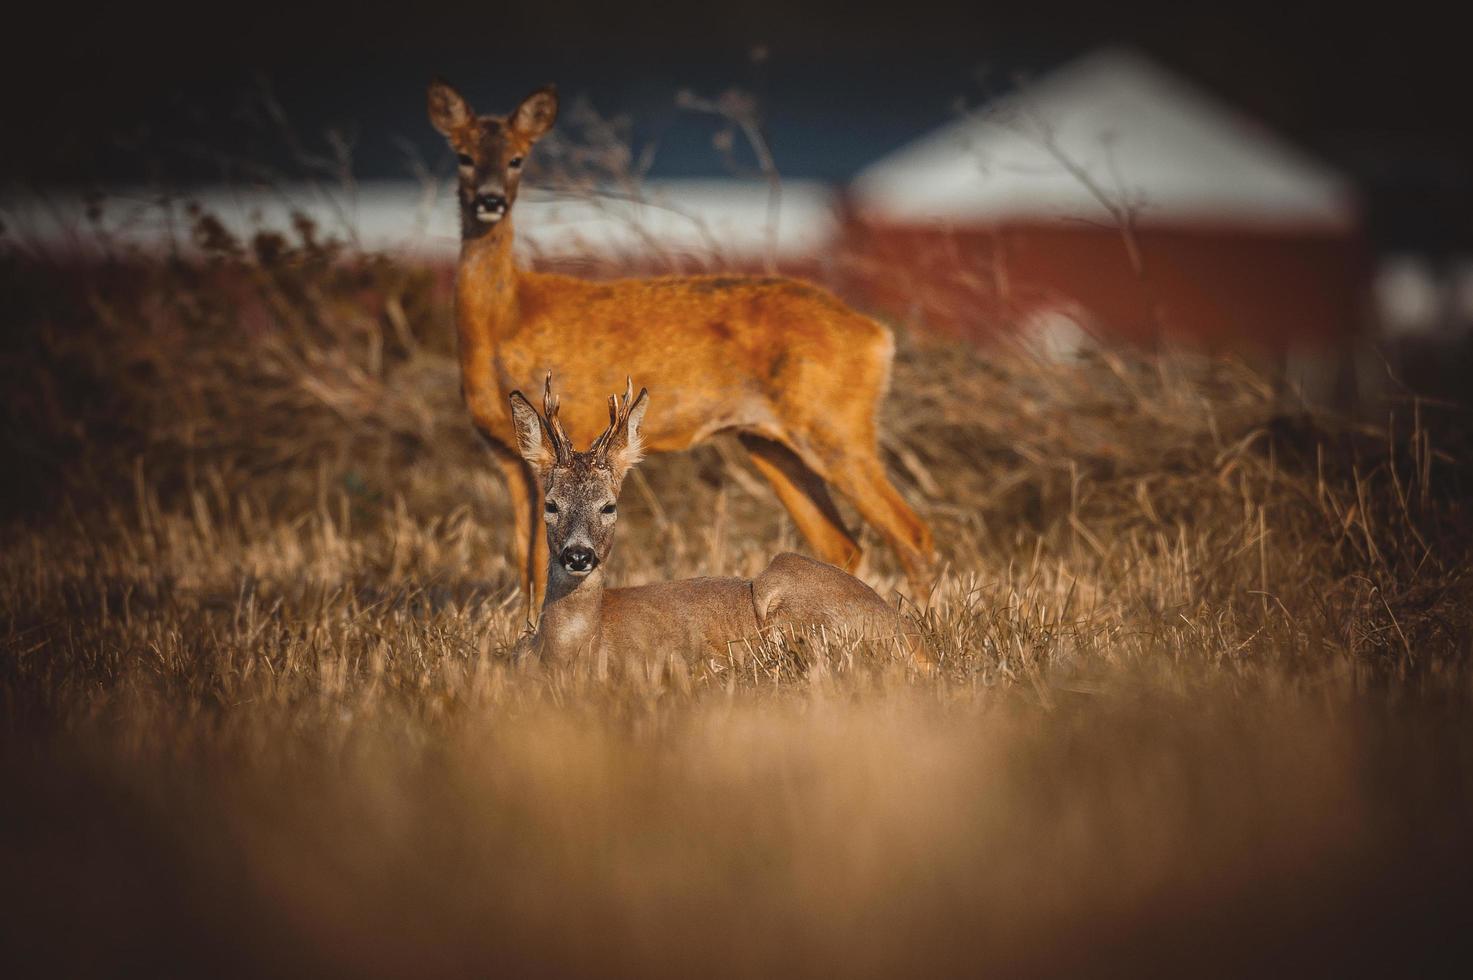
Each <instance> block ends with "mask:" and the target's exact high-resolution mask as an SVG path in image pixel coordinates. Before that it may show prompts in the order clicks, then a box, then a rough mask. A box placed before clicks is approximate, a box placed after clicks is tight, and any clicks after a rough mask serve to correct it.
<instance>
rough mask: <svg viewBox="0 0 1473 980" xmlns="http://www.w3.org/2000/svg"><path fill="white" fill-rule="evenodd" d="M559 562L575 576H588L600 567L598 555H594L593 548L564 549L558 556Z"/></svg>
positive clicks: (574, 547)
mask: <svg viewBox="0 0 1473 980" xmlns="http://www.w3.org/2000/svg"><path fill="white" fill-rule="evenodd" d="M558 561H560V562H562V564H563V568H565V569H567V570H568V572H570V573H571V574H573V575H587V574H588V573H589V572H591V571H593V570H594V569H595V568H597V567H598V555H596V554H594V553H593V549H592V548H583V547H577V546H573V547H568V548H564V549H563V550H562V552H561V553H560V554H559V555H558Z"/></svg>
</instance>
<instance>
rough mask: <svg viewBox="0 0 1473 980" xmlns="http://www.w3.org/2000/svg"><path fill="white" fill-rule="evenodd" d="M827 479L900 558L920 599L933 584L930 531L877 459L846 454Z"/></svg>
mask: <svg viewBox="0 0 1473 980" xmlns="http://www.w3.org/2000/svg"><path fill="white" fill-rule="evenodd" d="M830 479H831V482H832V483H833V485H834V487H835V488H836V489H837V490H838V491H839V492H840V493H842V494H844V496H846V497H848V498H849V501H850V502H851V503H853V504H854V507H855V509H856V510H858V511H859V513H860V516H861V517H863V518H864V519H865V521H867V522H868V523H869V524H871V525H872V526H873V527H874V528H875V529H876V530H877V531H879V532H880V534H881V535H883V536H884V538H885V540H886V541H887V542H889V544H890V547H891V548H893V549H894V550H895V555H896V557H897V558H899V559H900V565H901V567H902V568H903V569H904V570H905V577H906V579H907V580H908V581H909V582H910V587H911V591H912V592H913V593H914V594H915V596H914V597H915V598H916V599H917V600H921V599H923V598H924V597H925V596H926V594H927V593H928V591H929V590H930V588H931V586H932V585H933V584H934V583H933V582H932V581H931V576H932V574H933V573H934V570H935V562H936V550H935V546H934V544H933V543H932V540H931V529H930V528H929V527H927V526H926V522H925V521H923V520H921V518H920V516H919V515H918V514H916V512H915V511H914V510H912V509H911V507H910V505H909V504H907V503H906V502H905V498H904V497H902V496H900V491H898V490H896V489H895V486H894V484H892V483H891V482H890V480H889V478H888V477H887V476H886V475H885V467H884V465H883V464H882V463H881V462H880V460H879V459H878V457H876V456H874V455H871V454H865V455H855V454H853V453H852V452H851V453H847V454H845V455H843V456H841V457H839V458H838V459H837V461H836V463H835V465H834V466H833V467H832V473H831V474H830Z"/></svg>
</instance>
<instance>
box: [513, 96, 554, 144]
mask: <svg viewBox="0 0 1473 980" xmlns="http://www.w3.org/2000/svg"><path fill="white" fill-rule="evenodd" d="M557 106H558V98H557V86H555V85H544V86H543V87H542V88H540V89H538V90H537V91H535V92H533V93H532V94H531V95H529V96H527V97H526V98H525V99H523V100H522V104H521V105H519V106H517V108H516V111H515V112H513V113H512V114H511V117H510V119H509V122H510V124H511V128H512V129H513V130H515V131H516V132H517V133H519V134H521V135H522V136H525V137H526V138H527V139H529V140H533V141H534V142H535V141H536V140H540V139H541V138H542V137H544V136H546V135H547V131H548V130H549V129H551V128H552V124H553V123H554V122H556V121H557Z"/></svg>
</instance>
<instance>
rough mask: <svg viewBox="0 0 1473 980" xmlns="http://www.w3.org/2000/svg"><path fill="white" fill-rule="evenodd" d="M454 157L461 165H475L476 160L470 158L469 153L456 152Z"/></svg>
mask: <svg viewBox="0 0 1473 980" xmlns="http://www.w3.org/2000/svg"><path fill="white" fill-rule="evenodd" d="M455 159H456V160H457V161H459V162H460V165H461V166H462V167H474V166H475V165H476V161H475V160H472V159H471V155H470V154H469V153H457V154H455Z"/></svg>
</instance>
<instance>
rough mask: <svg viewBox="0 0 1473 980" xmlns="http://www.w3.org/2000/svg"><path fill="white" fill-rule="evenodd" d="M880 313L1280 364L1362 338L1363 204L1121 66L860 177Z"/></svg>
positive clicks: (854, 198) (1251, 132)
mask: <svg viewBox="0 0 1473 980" xmlns="http://www.w3.org/2000/svg"><path fill="white" fill-rule="evenodd" d="M849 212H850V214H849V221H850V226H849V231H850V234H851V235H852V236H853V239H852V240H853V242H854V243H855V245H856V247H857V252H858V254H859V255H860V256H861V258H862V259H863V262H862V266H861V267H862V269H863V273H864V274H863V275H862V276H861V283H860V284H859V288H860V289H862V290H864V291H865V292H866V293H867V294H868V297H869V299H870V300H871V301H872V302H873V303H874V304H875V305H877V306H879V307H881V308H884V309H886V310H888V311H889V312H892V313H894V314H898V315H902V316H908V317H911V318H913V319H917V320H919V321H921V322H923V323H924V324H926V325H929V326H930V327H932V328H934V329H940V330H943V331H947V332H956V333H960V334H962V335H965V336H980V335H983V334H985V333H986V332H987V331H991V330H996V329H999V328H1010V329H1018V328H1021V329H1042V330H1047V331H1050V332H1052V333H1054V334H1056V335H1057V334H1058V333H1060V332H1062V333H1063V334H1066V335H1067V334H1069V333H1070V332H1071V331H1077V332H1082V333H1084V334H1108V335H1111V336H1114V337H1119V338H1125V339H1131V340H1136V341H1142V342H1148V343H1149V342H1153V341H1155V340H1156V339H1158V338H1162V337H1170V338H1173V339H1181V340H1188V341H1191V342H1194V343H1198V344H1205V345H1207V346H1212V347H1235V348H1239V349H1243V348H1248V349H1253V348H1258V349H1267V350H1285V349H1289V348H1297V349H1304V348H1306V347H1315V346H1320V345H1324V344H1326V343H1327V342H1329V341H1331V340H1334V339H1337V338H1343V337H1345V336H1347V335H1348V334H1349V333H1351V332H1352V331H1354V330H1355V329H1356V327H1357V326H1358V324H1359V322H1360V320H1361V318H1362V313H1361V309H1362V304H1363V299H1362V293H1363V290H1364V288H1365V287H1364V284H1365V282H1366V278H1367V276H1366V271H1367V269H1366V267H1367V261H1368V260H1367V257H1366V254H1365V249H1364V245H1363V240H1362V236H1361V231H1360V223H1359V219H1358V214H1357V206H1356V202H1355V197H1354V194H1353V191H1352V189H1351V188H1350V186H1349V184H1348V183H1347V182H1346V181H1345V180H1344V179H1342V178H1341V177H1340V176H1339V175H1338V174H1336V173H1335V172H1333V171H1331V170H1329V169H1328V168H1326V167H1325V166H1323V165H1321V164H1319V163H1317V162H1315V161H1313V160H1311V159H1308V158H1307V157H1305V156H1304V155H1303V154H1301V153H1300V152H1298V151H1297V150H1295V149H1293V148H1292V147H1289V146H1287V145H1285V144H1284V143H1282V142H1281V141H1280V140H1278V139H1277V138H1275V137H1274V136H1273V135H1272V134H1271V133H1268V132H1266V131H1265V130H1264V129H1263V128H1262V127H1261V126H1258V125H1257V124H1255V123H1253V122H1252V121H1250V120H1248V119H1245V118H1243V117H1242V116H1241V115H1239V114H1238V113H1236V112H1235V111H1233V110H1232V109H1230V108H1228V107H1226V106H1223V105H1221V104H1219V103H1218V102H1216V101H1214V100H1213V99H1212V98H1210V97H1208V96H1206V95H1204V94H1203V93H1201V92H1199V91H1197V90H1195V89H1194V88H1192V87H1191V86H1189V85H1188V84H1186V83H1185V82H1183V81H1182V80H1180V79H1179V78H1176V77H1174V76H1172V75H1171V74H1169V73H1167V72H1165V71H1164V70H1162V69H1161V68H1159V67H1157V66H1155V65H1154V64H1152V63H1150V62H1148V61H1147V60H1145V59H1144V58H1142V57H1140V56H1138V55H1135V54H1133V53H1130V52H1124V51H1106V52H1101V53H1099V54H1095V55H1092V56H1090V57H1087V58H1085V59H1083V60H1081V61H1078V62H1075V63H1073V64H1071V65H1068V66H1066V67H1065V68H1063V69H1061V70H1060V71H1058V72H1057V73H1055V74H1053V75H1051V76H1048V77H1045V78H1043V79H1041V80H1039V81H1038V82H1036V83H1034V84H1031V85H1028V86H1025V87H1024V88H1023V89H1022V90H1021V91H1020V92H1019V93H1018V94H1016V95H1013V96H1010V97H1008V98H1005V99H1003V100H1001V101H1000V102H999V103H997V104H996V105H993V106H990V107H988V108H987V109H985V110H984V111H982V112H980V113H976V114H973V115H969V116H967V117H964V118H962V119H960V120H958V121H957V122H955V123H953V124H951V125H948V126H946V127H944V128H942V129H941V130H939V131H937V132H934V133H932V134H930V135H928V136H926V137H923V138H922V139H920V140H918V141H916V142H915V143H913V144H911V145H909V146H906V147H903V148H901V149H899V150H897V151H896V152H894V153H893V154H891V155H890V156H888V157H886V158H884V159H882V160H880V161H879V162H877V163H875V164H874V165H873V166H871V167H869V168H868V169H866V170H864V171H863V172H861V173H860V174H859V175H858V176H857V178H856V179H855V181H854V183H853V185H852V187H851V193H850V197H849Z"/></svg>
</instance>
